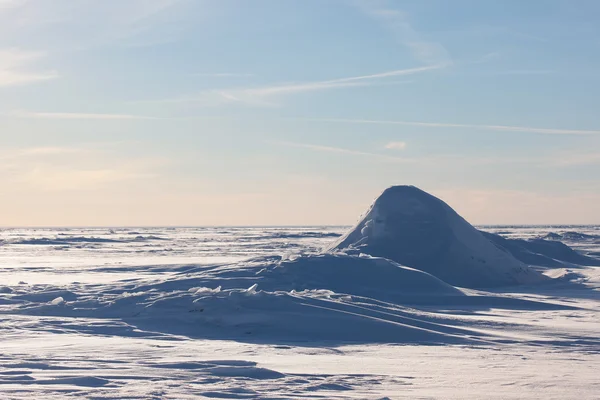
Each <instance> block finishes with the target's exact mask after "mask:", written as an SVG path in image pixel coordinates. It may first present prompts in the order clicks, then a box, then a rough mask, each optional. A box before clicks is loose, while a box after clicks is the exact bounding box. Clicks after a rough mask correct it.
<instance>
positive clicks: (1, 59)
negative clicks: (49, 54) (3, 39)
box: [0, 48, 58, 87]
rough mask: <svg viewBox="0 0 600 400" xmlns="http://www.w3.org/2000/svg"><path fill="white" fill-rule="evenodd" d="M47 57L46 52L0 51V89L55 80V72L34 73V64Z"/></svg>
mask: <svg viewBox="0 0 600 400" xmlns="http://www.w3.org/2000/svg"><path fill="white" fill-rule="evenodd" d="M45 56H46V53H44V52H37V51H25V50H21V49H18V48H12V49H0V87H1V86H14V85H25V84H30V83H36V82H41V81H47V80H50V79H55V78H57V77H58V74H57V73H56V72H55V71H33V70H32V68H31V67H32V64H34V63H35V62H36V61H38V60H40V59H42V58H43V57H45Z"/></svg>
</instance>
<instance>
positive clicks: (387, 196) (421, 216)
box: [327, 186, 548, 288]
mask: <svg viewBox="0 0 600 400" xmlns="http://www.w3.org/2000/svg"><path fill="white" fill-rule="evenodd" d="M327 251H328V252H336V251H342V252H345V253H348V254H355V253H366V254H370V255H372V256H377V257H385V258H388V259H390V260H393V261H396V262H398V263H400V264H403V265H407V266H410V267H413V268H417V269H420V270H422V271H425V272H428V273H430V274H432V275H435V276H436V277H438V278H439V279H441V280H443V281H445V282H447V283H449V284H451V285H456V286H462V287H468V288H481V287H498V286H509V285H516V284H531V283H537V282H541V281H543V280H545V279H548V278H547V277H545V276H543V275H542V274H540V273H538V272H536V271H534V270H533V269H530V268H529V267H528V266H527V265H525V264H524V263H522V262H521V261H519V260H517V259H516V258H515V257H513V256H512V255H511V254H510V253H509V252H507V251H506V250H504V249H503V248H501V247H499V246H496V245H495V244H493V243H492V242H491V241H490V240H488V239H487V238H486V237H485V236H484V235H483V234H482V233H481V232H479V231H478V230H477V229H475V228H474V227H473V226H472V225H471V224H469V223H468V222H467V221H465V220H464V219H463V218H462V217H461V216H460V215H458V214H457V213H456V212H455V211H454V210H453V209H452V208H451V207H450V206H448V205H447V204H446V203H444V202H443V201H441V200H440V199H438V198H436V197H434V196H432V195H430V194H428V193H426V192H424V191H422V190H420V189H418V188H416V187H414V186H392V187H390V188H388V189H386V190H385V191H384V192H383V193H382V194H381V195H380V196H379V198H377V199H376V200H375V202H374V203H373V204H372V205H371V207H370V208H369V210H368V211H367V213H366V214H365V215H364V216H363V217H362V218H361V220H360V221H359V223H358V224H357V225H356V226H355V227H354V228H353V229H352V230H350V231H349V232H348V233H347V234H346V235H344V236H342V237H341V238H340V239H339V240H338V241H336V242H335V243H334V244H333V245H331V246H330V247H329V248H328V249H327Z"/></svg>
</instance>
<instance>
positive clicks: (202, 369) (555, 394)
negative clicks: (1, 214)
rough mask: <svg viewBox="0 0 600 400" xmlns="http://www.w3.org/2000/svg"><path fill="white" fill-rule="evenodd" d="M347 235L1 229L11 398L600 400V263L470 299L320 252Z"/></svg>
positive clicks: (412, 272) (364, 259)
mask: <svg viewBox="0 0 600 400" xmlns="http://www.w3.org/2000/svg"><path fill="white" fill-rule="evenodd" d="M486 229H488V228H486ZM489 230H490V231H492V232H493V233H502V236H503V237H506V238H509V239H514V240H518V239H527V240H528V239H536V238H539V237H543V236H546V235H547V234H549V233H556V234H557V235H559V234H562V233H563V232H576V233H579V234H582V235H597V234H600V228H598V227H586V228H581V227H568V228H566V227H547V228H532V227H502V228H494V229H489ZM344 231H345V228H321V227H311V228H176V229H175V228H152V229H150V228H145V229H113V230H112V231H109V230H108V229H70V230H67V229H43V230H24V229H12V230H2V231H0V240H2V243H3V244H2V245H0V313H1V314H2V319H0V398H2V399H5V398H6V399H24V398H27V399H31V398H44V399H64V398H73V397H81V398H98V399H126V398H135V399H138V398H143V399H186V398H189V399H191V398H194V399H195V398H251V399H253V398H278V399H281V398H286V399H287V398H311V399H312V398H326V399H336V398H337V399H346V398H355V399H382V398H386V397H387V398H390V399H398V398H410V399H414V398H442V399H464V398H492V399H493V398H496V399H507V398H515V399H516V398H518V399H522V398H529V399H537V398H546V399H565V398H578V399H594V398H598V395H597V394H598V393H600V380H598V378H597V371H598V369H599V368H600V338H599V335H598V332H600V318H599V317H600V268H598V267H594V266H592V265H591V264H590V265H579V264H577V265H575V264H565V263H563V262H561V263H560V264H557V265H558V267H556V268H554V267H553V266H544V268H543V271H544V274H545V275H547V276H550V277H553V278H554V279H552V280H548V281H547V282H543V283H531V284H521V285H518V286H512V287H496V288H495V289H488V290H487V291H482V290H473V289H464V288H463V289H461V288H456V287H454V286H452V285H450V284H449V283H447V281H446V282H444V281H443V280H440V279H439V276H438V277H435V276H433V275H431V274H429V273H425V272H422V271H419V270H416V269H414V268H411V267H405V266H402V265H399V264H397V263H396V262H393V261H389V260H385V259H382V258H378V257H373V256H367V255H362V256H359V255H357V256H352V257H351V256H348V255H344V254H338V253H327V254H321V253H320V251H319V249H321V248H323V247H327V246H328V244H329V243H330V242H331V241H332V240H335V237H337V236H339V235H341V234H342V233H343V232H344ZM138 236H140V237H144V238H151V237H154V238H151V239H147V240H135V238H136V237H138ZM458 236H459V237H460V238H463V239H464V238H465V236H466V235H458ZM41 238H44V239H48V240H43V241H42V240H39V239H41ZM81 238H90V240H86V239H81ZM97 238H102V239H108V240H102V241H98V240H96V239H97ZM156 238H160V239H156ZM435 240H436V238H435V237H432V241H433V243H435ZM554 240H557V239H554ZM565 240H566V239H565ZM568 240H569V242H567V243H568V244H569V246H572V247H574V248H576V249H577V250H578V252H581V253H586V254H588V256H589V258H586V259H585V260H596V261H597V260H598V258H594V257H593V256H590V254H591V253H594V252H598V251H600V244H598V243H595V242H594V240H592V239H590V238H587V237H583V236H577V235H572V234H570V235H569V239H568ZM34 242H35V244H34ZM50 243H54V244H50ZM494 246H495V245H494ZM466 247H467V248H469V246H466ZM495 248H497V247H496V246H495ZM577 254H579V253H577ZM543 255H544V256H545V257H550V256H549V255H547V254H545V253H544V254H543Z"/></svg>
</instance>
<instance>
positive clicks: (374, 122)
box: [304, 118, 600, 135]
mask: <svg viewBox="0 0 600 400" xmlns="http://www.w3.org/2000/svg"><path fill="white" fill-rule="evenodd" d="M304 120H307V121H314V122H332V123H347V124H371V125H402V126H414V127H424V128H464V129H474V130H486V131H497V132H525V133H539V134H543V135H600V130H593V129H592V130H586V129H556V128H536V127H528V126H510V125H478V124H455V123H445V122H415V121H399V120H375V119H345V118H308V119H304Z"/></svg>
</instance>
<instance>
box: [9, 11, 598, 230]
mask: <svg viewBox="0 0 600 400" xmlns="http://www.w3.org/2000/svg"><path fill="white" fill-rule="evenodd" d="M598 15H600V2H598V1H595V0H528V1H522V0H504V1H501V2H500V1H496V2H491V1H479V0H453V1H447V0H396V1H394V0H387V1H386V0H253V1H245V0H77V1H73V0H0V183H1V184H0V226H144V225H179V226H181V225H184V226H192V225H313V224H319V225H349V224H352V223H354V222H356V221H357V219H358V218H359V216H360V214H361V213H362V212H364V211H365V209H366V208H367V207H368V205H369V204H370V203H371V201H372V200H373V199H374V198H376V197H377V196H378V194H379V193H380V192H381V191H382V190H384V189H385V188H386V187H388V186H391V185H397V184H409V185H415V186H418V187H420V188H421V189H424V190H426V191H428V192H430V193H432V194H434V195H436V196H438V197H440V198H441V199H443V200H444V201H446V202H447V203H448V204H449V205H450V206H452V207H453V208H454V209H455V210H456V211H457V212H459V213H460V214H461V215H463V216H464V217H465V218H466V219H467V220H469V221H470V222H472V223H475V224H594V223H595V224H598V223H600V114H599V113H598V109H599V107H600V98H599V97H598V93H600V72H599V71H600V24H598V23H597V22H598Z"/></svg>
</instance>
